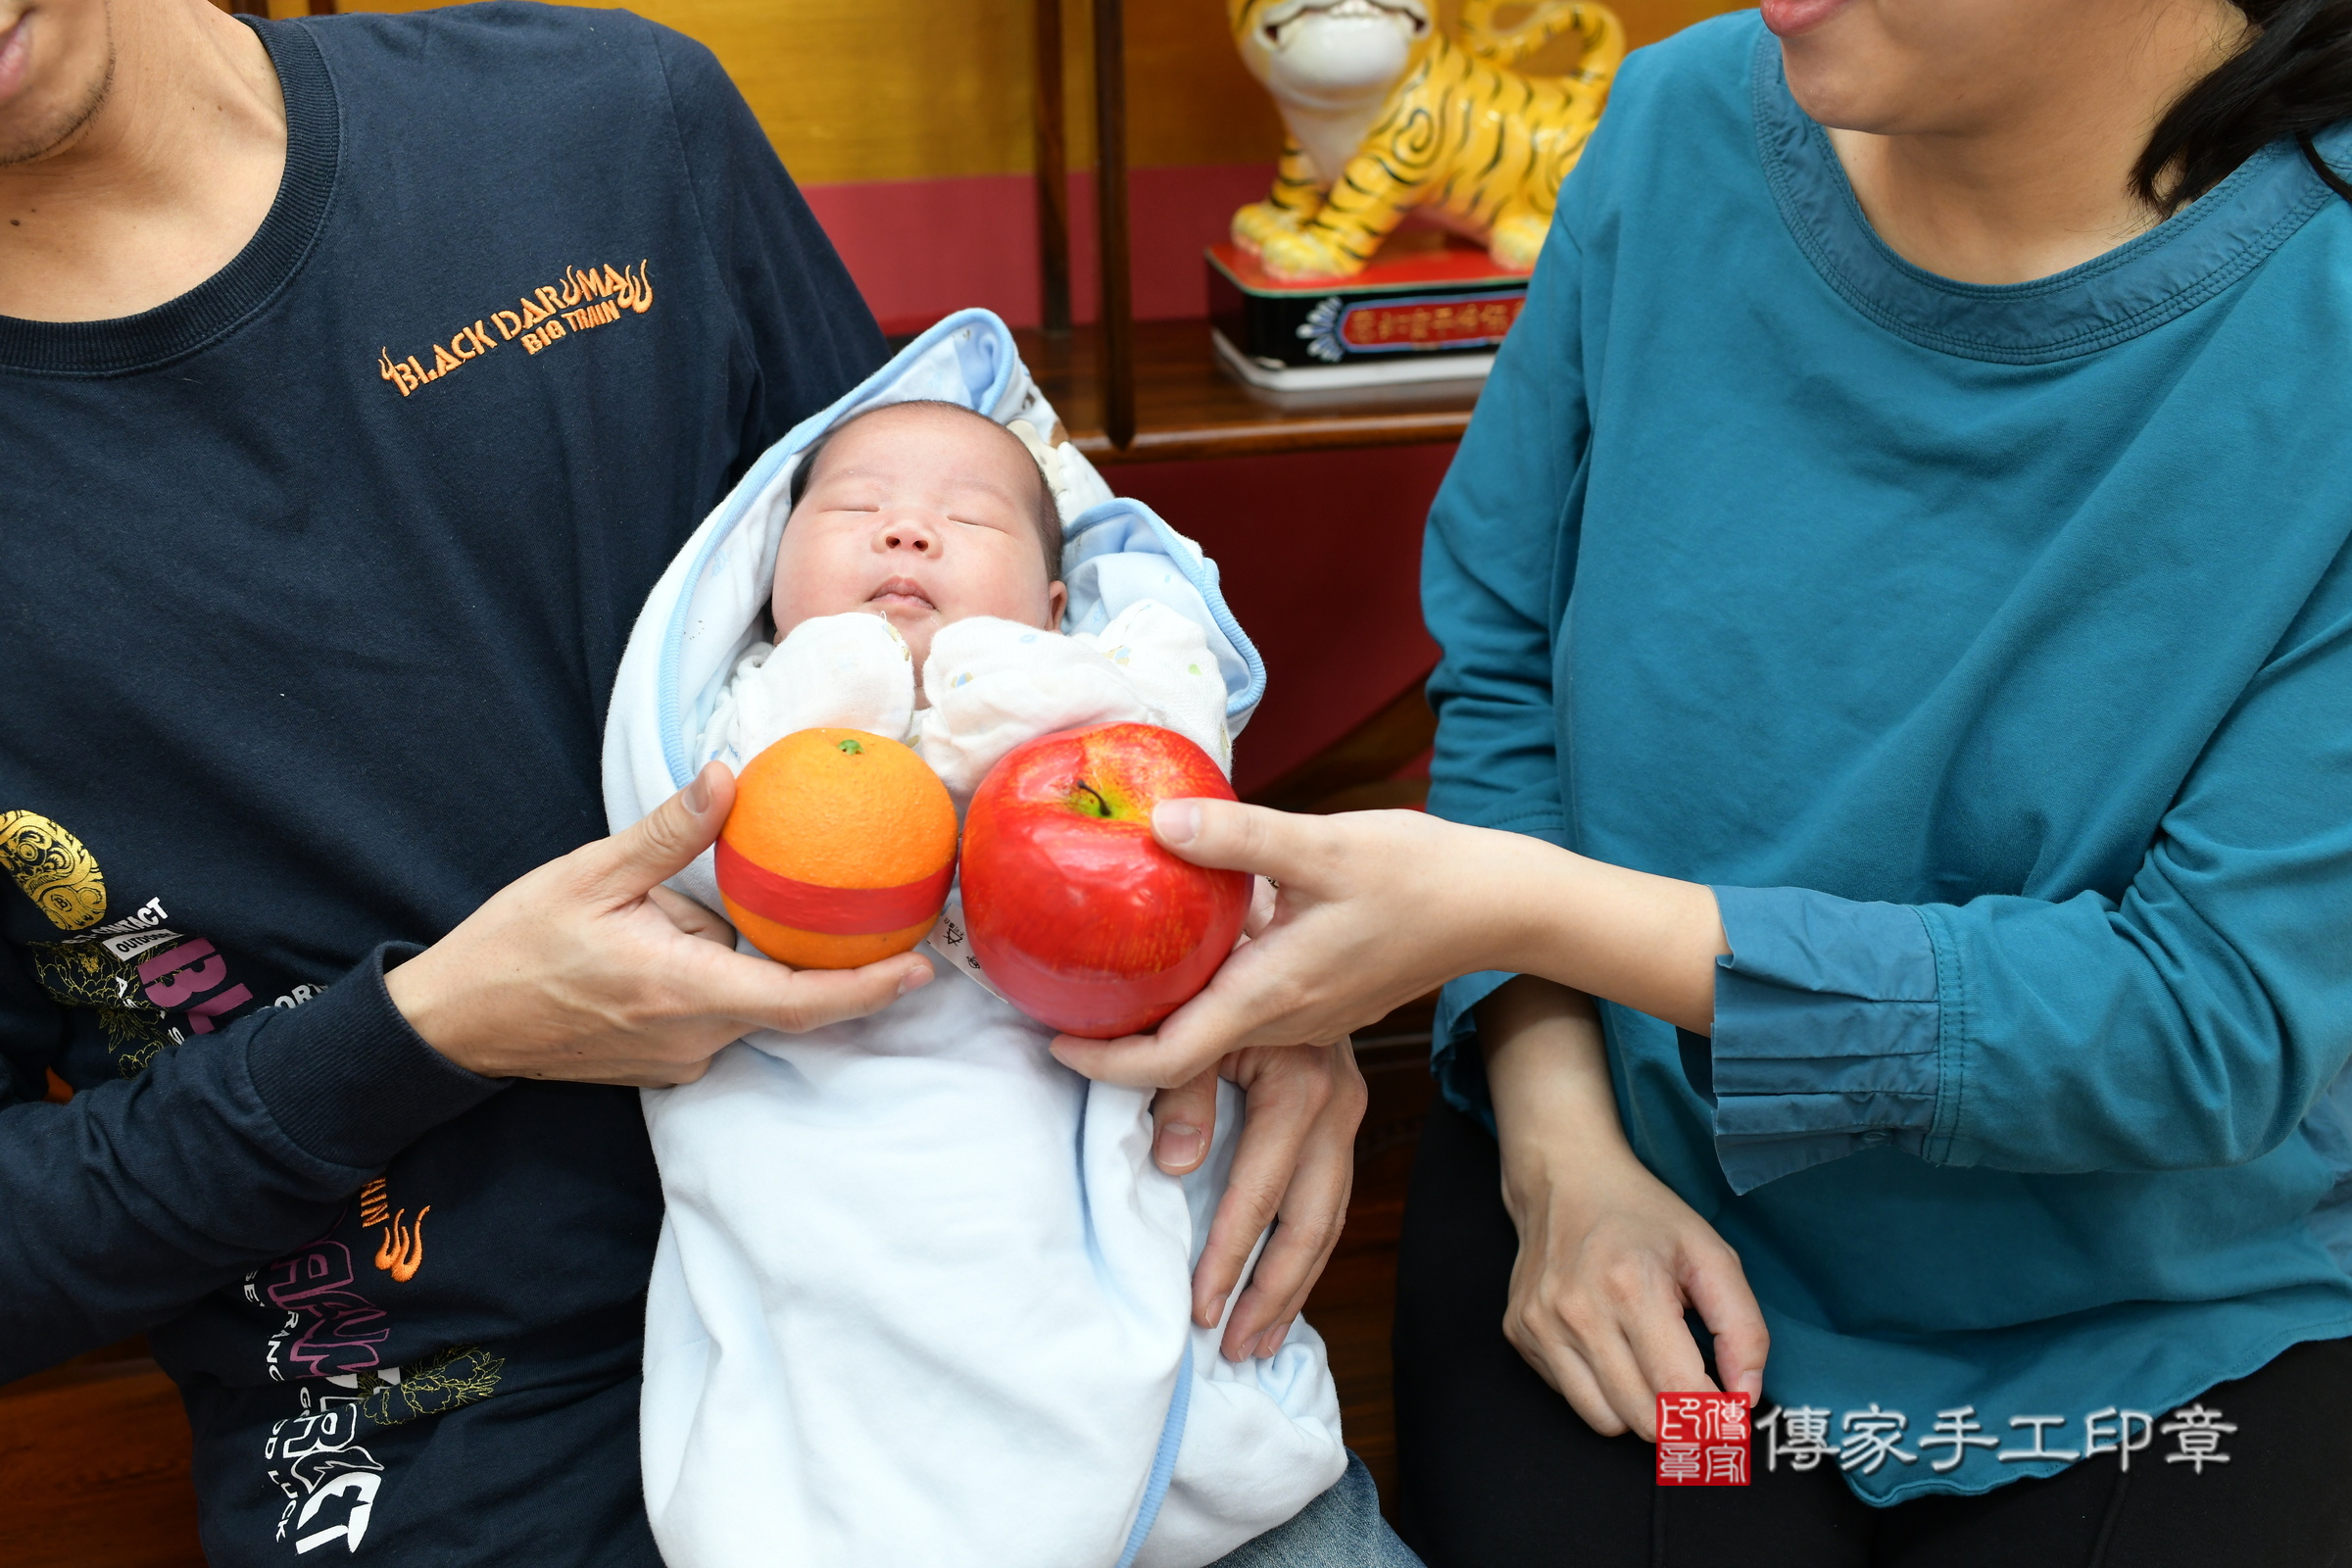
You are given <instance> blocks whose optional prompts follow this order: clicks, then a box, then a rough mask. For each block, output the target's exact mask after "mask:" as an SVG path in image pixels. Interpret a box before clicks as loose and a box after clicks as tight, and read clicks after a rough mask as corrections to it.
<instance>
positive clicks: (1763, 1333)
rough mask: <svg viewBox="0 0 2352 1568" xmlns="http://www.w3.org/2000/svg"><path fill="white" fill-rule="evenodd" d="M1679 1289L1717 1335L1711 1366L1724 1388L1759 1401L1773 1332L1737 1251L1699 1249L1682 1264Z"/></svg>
mask: <svg viewBox="0 0 2352 1568" xmlns="http://www.w3.org/2000/svg"><path fill="white" fill-rule="evenodd" d="M1683 1291H1684V1293H1685V1294H1686V1295H1688V1296H1689V1297H1690V1299H1691V1305H1692V1306H1695V1307H1697V1308H1698V1315H1699V1317H1700V1318H1702V1319H1703V1320H1705V1322H1706V1325H1707V1330H1708V1332H1709V1333H1711V1334H1713V1335H1714V1337H1715V1370H1716V1372H1717V1373H1719V1374H1720V1375H1721V1376H1722V1378H1723V1386H1724V1388H1726V1389H1727V1390H1729V1391H1731V1392H1732V1393H1734V1394H1744V1395H1746V1396H1747V1398H1748V1403H1749V1404H1750V1405H1751V1406H1752V1405H1754V1404H1756V1403H1758V1402H1760V1401H1761V1400H1762V1399H1763V1397H1764V1359H1765V1356H1766V1355H1767V1353H1769V1352H1770V1350H1771V1348H1772V1331H1771V1330H1770V1329H1768V1328H1766V1327H1765V1326H1764V1312H1763V1309H1762V1308H1761V1307H1759V1306H1757V1305H1756V1293H1755V1292H1754V1291H1752V1290H1750V1289H1748V1285H1747V1274H1746V1272H1745V1271H1744V1270H1743V1269H1741V1268H1740V1255H1739V1254H1738V1253H1737V1252H1734V1251H1733V1250H1731V1249H1730V1248H1729V1247H1722V1248H1707V1249H1704V1250H1698V1251H1697V1252H1696V1254H1695V1255H1694V1256H1693V1257H1692V1258H1691V1260H1690V1262H1689V1263H1688V1264H1687V1265H1686V1266H1685V1269H1684V1272H1683Z"/></svg>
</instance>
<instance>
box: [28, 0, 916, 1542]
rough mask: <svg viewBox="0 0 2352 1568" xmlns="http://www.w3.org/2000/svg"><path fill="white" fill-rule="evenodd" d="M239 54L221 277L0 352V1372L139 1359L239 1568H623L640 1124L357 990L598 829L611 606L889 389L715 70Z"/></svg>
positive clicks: (484, 33)
mask: <svg viewBox="0 0 2352 1568" xmlns="http://www.w3.org/2000/svg"><path fill="white" fill-rule="evenodd" d="M258 29H259V31H260V33H261V36H262V38H263V40H264V42H265V43H266V44H267V45H268V47H269V50H270V56H271V59H272V60H273V62H274V64H275V66H276V69H277V73H278V76H279V80H280V82H281V84H282V86H283V89H284V97H285V107H286V119H287V153H286V170H285V174H284V177H283V182H282V184H281V187H280V189H279V191H278V194H277V197H276V200H275V203H274V205H273V206H272V207H271V209H270V213H269V216H268V218H267V220H266V221H265V222H264V223H263V225H262V228H261V229H260V231H259V232H258V233H256V234H255V236H254V237H253V239H252V241H251V243H250V244H249V245H248V246H247V247H246V248H245V250H244V251H243V252H242V253H241V254H240V255H238V256H237V257H236V258H235V260H234V261H233V262H231V263H230V264H229V265H228V266H227V267H226V268H225V269H224V270H221V272H220V273H218V274H217V275H215V276H214V277H213V278H211V279H209V280H208V281H207V282H205V283H204V284H202V285H201V286H200V287H198V288H196V289H194V290H193V291H191V292H189V293H188V294H186V295H184V296H182V297H180V298H178V299H176V300H173V301H172V302H170V303H168V304H166V305H164V306H162V307H160V308H158V309H156V310H153V311H150V312H148V313H146V314H144V315H142V316H138V317H134V318H130V319H123V320H115V321H97V322H86V323H72V324H59V323H43V322H32V321H22V320H6V319H0V437H4V440H5V448H6V451H7V453H8V458H9V461H8V464H7V466H6V468H5V470H0V527H4V528H5V530H6V567H5V569H4V570H0V670H4V671H5V672H6V674H5V683H4V684H5V693H4V700H0V869H5V870H6V871H7V872H8V873H9V875H10V878H11V879H12V880H13V884H14V887H15V888H16V889H17V890H18V891H15V892H11V891H8V890H7V889H6V888H5V887H0V938H4V939H5V946H4V948H0V1056H4V1058H5V1070H4V1071H0V1378H7V1377H13V1376H17V1375H21V1374H23V1373H26V1372H30V1371H33V1370H36V1369H37V1368H39V1367H41V1366H44V1365H46V1364H49V1363H50V1362H53V1361H55V1360H57V1359H58V1358H60V1357H62V1356H65V1355H68V1354H71V1353H73V1352H75V1351H78V1350H81V1349H84V1348H89V1347H91V1346H94V1345H98V1344H101V1343H104V1342H106V1341H109V1340H111V1339H114V1338H117V1337H120V1336H122V1335H123V1334H126V1333H129V1332H133V1331H139V1330H146V1331H148V1332H149V1333H150V1334H151V1337H152V1341H153V1344H154V1346H155V1349H156V1353H157V1355H158V1357H159V1358H160V1359H161V1360H162V1361H163V1362H164V1364H165V1365H166V1366H167V1368H169V1370H170V1371H171V1372H172V1374H173V1376H174V1377H176V1378H177V1379H178V1380H179V1382H180V1384H181V1386H182V1388H183V1390H184V1392H185V1394H186V1397H187V1401H188V1407H189V1412H190V1416H191V1420H192V1422H193V1425H194V1428H195V1433H196V1440H197V1447H196V1474H197V1481H198V1486H199V1490H200V1491H201V1493H202V1494H203V1498H204V1513H203V1533H204V1543H205V1547H206V1550H207V1552H208V1553H209V1554H210V1556H211V1559H212V1561H213V1562H215V1563H216V1564H221V1565H224V1568H225V1565H243V1564H259V1563H278V1562H290V1561H293V1560H295V1559H296V1558H298V1557H300V1556H304V1555H307V1554H309V1553H312V1552H315V1551H318V1550H320V1549H325V1550H327V1551H329V1552H330V1553H331V1554H332V1555H334V1556H335V1557H336V1558H338V1559H340V1558H342V1557H343V1556H344V1555H346V1554H347V1553H349V1554H365V1556H367V1557H373V1558H378V1559H381V1560H384V1561H387V1562H399V1563H404V1564H412V1563H414V1564H422V1563H451V1564H458V1563H468V1564H470V1563H491V1562H549V1563H555V1562H561V1563H566V1564H631V1565H639V1564H644V1565H650V1564H652V1563H654V1562H655V1561H656V1557H655V1554H654V1550H653V1546H652V1543H651V1540H650V1537H649V1536H648V1534H647V1532H646V1529H645V1524H644V1519H643V1512H642V1508H641V1505H640V1503H639V1498H638V1480H637V1462H636V1382H635V1379H636V1371H637V1363H638V1358H639V1336H640V1328H641V1313H642V1294H643V1291H644V1286H645V1281H646V1278H647V1274H648V1269H649V1265H650V1260H651V1253H652V1248H653V1243H654V1238H655V1235H656V1232H657V1230H658V1227H659V1221H660V1195H659V1190H658V1188H657V1185H656V1181H655V1175H654V1170H653V1164H652V1160H651V1158H650V1156H649V1153H648V1151H647V1148H646V1140H645V1132H644V1127H643V1123H642V1121H641V1119H640V1116H639V1113H638V1108H637V1099H636V1095H635V1093H634V1092H633V1091H629V1090H625V1089H613V1088H599V1087H590V1086H577V1085H562V1084H542V1083H518V1084H511V1085H510V1084H501V1083H497V1082H492V1081H489V1080H485V1079H481V1078H477V1077H475V1076H474V1075H472V1074H470V1073H468V1072H466V1071H464V1070H463V1069H461V1068H458V1067H456V1066H454V1065H453V1064H451V1063H450V1062H448V1061H447V1060H445V1059H444V1058H442V1057H441V1056H439V1055H438V1054H435V1053H434V1052H433V1051H432V1050H430V1049H429V1048H428V1047H427V1046H426V1045H425V1044H424V1043H423V1042H422V1041H421V1040H419V1039H418V1038H417V1036H416V1035H415V1034H414V1033H413V1032H412V1031H411V1030H410V1029H409V1028H408V1027H407V1025H406V1024H405V1023H404V1022H403V1020H402V1019H401V1017H400V1016H399V1014H398V1012H397V1011H396V1010H395V1009H394V1008H393V1007H392V1006H391V1005H390V1003H389V1000H388V998H387V997H386V995H385V992H384V988H383V982H382V973H383V966H384V964H385V962H386V961H387V959H388V958H390V959H393V960H396V959H397V958H398V956H401V955H402V954H404V953H406V952H409V951H414V947H413V946H406V945H418V944H426V943H430V942H431V941H433V940H435V939H436V938H438V937H439V936H440V935H441V934H443V933H444V932H446V931H447V930H448V929H449V928H450V927H451V926H453V925H454V924H455V923H456V922H457V921H459V920H460V919H462V918H463V917H464V916H465V915H466V913H467V912H469V911H470V910H471V909H472V908H473V907H476V906H477V905H479V904H480V903H481V902H482V901H483V900H484V899H485V898H487V897H488V896H489V895H490V894H491V893H493V892H495V891H496V890H497V889H498V888H499V887H501V886H502V885H504V884H505V883H507V882H509V881H511V880H512V879H514V878H515V877H516V876H518V875H519V874H521V873H522V872H524V871H527V870H529V869H530V868H531V867H533V866H535V865H538V864H540V863H542V862H544V861H546V860H548V859H551V858H555V857H557V856H560V855H562V854H564V853H565V852H566V851H568V850H571V849H573V848H575V847H576V846H578V845H579V844H581V843H583V842H585V841H588V840H590V839H594V838H597V837H599V836H601V834H602V833H603V820H604V816H603V809H602V806H601V797H600V794H599V790H598V773H597V746H598V737H599V733H600V729H601V726H602V721H603V715H604V708H605V704H606V700H607V697H608V695H609V690H610V686H611V682H612V678H613V669H614V666H615V664H616V663H617V662H618V659H619V656H620V651H621V648H622V645H623V643H624V641H625V639H626V636H627V633H628V628H629V625H630V622H631V619H632V618H633V616H634V614H635V613H636V610H637V608H638V605H639V603H640V602H641V600H642V599H643V597H644V594H645V592H646V590H647V589H648V588H649V587H650V586H651V584H652V583H653V581H654V579H655V577H656V576H657V575H658V574H659V573H660V571H661V569H662V566H663V564H665V563H666V561H667V560H668V558H669V556H670V555H671V553H672V552H673V551H674V550H675V549H676V547H677V545H678V543H679V542H680V541H681V540H682V539H683V538H684V537H685V535H686V534H687V532H688V531H690V530H691V528H692V527H693V525H694V524H695V522H696V521H698V520H699V518H700V517H701V516H702V515H703V514H704V513H705V512H706V511H707V510H708V509H709V508H710V507H711V505H712V504H713V503H714V502H715V501H716V500H717V499H718V498H719V497H720V496H721V495H722V494H723V493H724V492H725V490H726V489H727V487H728V485H729V484H730V483H731V482H732V480H733V479H734V477H735V476H736V475H737V474H739V473H740V472H741V471H742V469H743V468H744V467H746V466H748V465H749V464H750V462H751V461H752V459H753V458H755V457H756V456H757V455H758V454H759V453H760V451H761V450H762V449H763V448H764V447H765V446H767V445H768V444H769V443H770V442H771V441H773V440H774V439H775V438H776V437H777V436H779V435H780V434H782V432H783V431H784V430H785V429H786V428H787V427H789V426H790V425H791V424H792V423H793V422H794V421H796V420H797V419H799V418H800V417H803V416H805V415H807V414H808V413H809V412H811V411H812V410H814V409H816V408H818V407H820V406H822V405H823V404H824V403H826V402H828V401H830V400H831V399H832V398H834V397H835V396H837V395H838V394H839V393H840V392H841V391H843V390H844V389H845V388H847V387H848V386H850V385H851V384H853V383H854V382H855V381H856V380H858V378H859V377H860V376H862V375H863V374H865V373H866V372H868V371H869V370H871V369H872V368H873V367H874V366H875V365H877V364H878V363H880V360H881V358H882V354H883V344H882V341H881V338H880V336H879V334H878V332H877V331H876V329H875V327H874V324H873V321H872V319H871V318H870V316H869V315H868V314H867V312H866V310H865V308H864V307H863V305H862V304H861V303H860V302H859V300H858V296H857V293H856V291H855V289H854V288H853V286H852V285H851V283H850V280H849V278H848V276H847V274H846V273H845V272H844V270H843V269H842V267H841V266H840V263H839V262H838V260H837V259H836V258H835V256H834V255H833V252H832V250H831V248H830V247H829V245H828V244H827V243H826V241H825V239H824V236H823V234H822V233H821V232H820V231H819V229H818V228H817V227H816V225H815V223H814V221H812V220H811V218H810V217H809V212H808V210H807V208H806V207H805V206H804V204H803V203H802V201H801V199H800V197H799V195H798V193H797V192H796V191H795V190H794V188H793V186H792V183H791V181H790V179H789V178H788V177H787V176H786V174H785V172H784V170H783V169H782V167H781V166H780V165H779V164H778V163H777V161H776V158H775V156H774V154H773V152H772V151H771V150H770V148H769V147H768V144H767V142H766V140H765V138H764V137H763V136H762V134H761V133H760V129H759V126H758V125H757V124H756V123H754V121H753V119H752V117H751V115H750V113H749V111H748V110H747V109H746V108H745V106H744V105H743V103H742V100H741V99H740V98H739V97H738V96H737V95H736V93H735V92H734V90H733V88H732V87H731V86H730V85H729V83H728V82H727V80H726V78H725V76H724V75H723V73H721V72H720V71H719V69H718V67H717V65H716V62H715V61H713V60H712V59H711V56H710V54H709V53H708V52H707V51H706V50H704V49H702V48H701V47H700V46H698V45H696V44H693V43H691V42H689V41H688V40H686V39H683V38H681V37H679V36H677V35H676V34H673V33H669V32H666V31H664V30H662V29H661V28H658V27H655V26H653V25H649V24H647V23H645V22H643V21H640V20H639V19H637V18H634V17H631V16H629V15H627V14H626V13H622V12H612V11H596V12H588V11H564V10H555V9H550V8H545V7H539V6H527V5H503V4H502V5H486V6H479V7H471V8H466V9H463V10H456V11H447V12H440V13H432V14H420V15H414V16H406V17H381V16H354V17H345V18H333V19H321V20H319V21H315V22H299V23H263V24H259V25H258ZM51 1073H54V1074H56V1075H57V1076H58V1077H60V1078H62V1079H63V1080H64V1081H65V1083H67V1084H68V1085H70V1086H71V1087H72V1088H73V1090H74V1091H75V1093H74V1095H73V1099H72V1100H71V1102H70V1103H62V1104H61V1103H51V1100H50V1096H49V1092H48V1091H49V1075H50V1074H51Z"/></svg>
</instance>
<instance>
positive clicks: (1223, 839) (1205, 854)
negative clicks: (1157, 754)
mask: <svg viewBox="0 0 2352 1568" xmlns="http://www.w3.org/2000/svg"><path fill="white" fill-rule="evenodd" d="M1324 829H1325V823H1324V822H1323V820H1322V819H1321V818H1320V817H1315V816H1306V815H1301V814H1299V813H1298V812H1295V811H1276V810H1271V809H1267V808H1266V807H1263V806H1244V805H1242V804H1241V803H1240V802H1239V801H1213V800H1191V801H1162V802H1160V803H1159V804H1158V805H1157V806H1155V807H1153V808H1152V837H1153V838H1155V839H1157V840H1159V842H1160V844H1161V845H1162V846H1163V847H1164V848H1166V849H1167V851H1168V852H1169V853H1170V854H1172V855H1174V856H1176V857H1177V858H1180V859H1186V860H1190V861H1192V862H1193V863H1194V864H1195V865H1213V866H1216V867H1218V868H1220V869H1222V870H1229V871H1253V872H1255V873H1257V874H1258V875H1259V876H1269V877H1272V878H1273V879H1274V880H1275V881H1277V882H1281V883H1285V884H1289V883H1298V884H1299V885H1301V886H1311V885H1312V884H1313V883H1315V882H1316V881H1318V880H1319V873H1320V872H1321V871H1322V869H1323V867H1324V865H1325V863H1326V862H1327V860H1328V844H1329V837H1330V836H1329V834H1328V833H1327V832H1326V831H1324Z"/></svg>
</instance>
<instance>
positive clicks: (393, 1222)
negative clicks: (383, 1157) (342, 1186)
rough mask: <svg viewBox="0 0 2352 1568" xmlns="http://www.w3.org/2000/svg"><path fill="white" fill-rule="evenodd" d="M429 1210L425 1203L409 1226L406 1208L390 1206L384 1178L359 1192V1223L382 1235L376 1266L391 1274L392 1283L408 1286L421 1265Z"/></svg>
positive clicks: (377, 1179) (372, 1182)
mask: <svg viewBox="0 0 2352 1568" xmlns="http://www.w3.org/2000/svg"><path fill="white" fill-rule="evenodd" d="M432 1211H433V1205H432V1204H430V1203H427V1204H425V1205H424V1206H423V1207H422V1208H420V1209H418V1210H417V1219H416V1223H414V1224H411V1223H409V1222H408V1217H409V1211H408V1210H407V1209H405V1208H401V1209H395V1208H394V1207H393V1206H392V1199H391V1197H390V1193H389V1189H387V1188H386V1186H385V1185H384V1178H383V1177H381V1176H378V1177H377V1178H376V1179H375V1180H373V1181H371V1182H369V1183H368V1185H367V1186H365V1187H363V1188H361V1189H360V1223H361V1224H363V1225H368V1226H373V1227H375V1228H376V1229H378V1230H380V1231H382V1232H383V1237H384V1239H383V1243H382V1245H380V1246H379V1247H377V1248H376V1250H375V1266H376V1267H377V1268H379V1269H382V1270H383V1271H384V1272H385V1273H387V1274H389V1275H391V1276H392V1278H393V1280H394V1282H395V1283H397V1284H401V1285H406V1284H408V1283H409V1281H411V1280H413V1279H415V1278H416V1277H417V1270H418V1269H420V1268H422V1267H423V1266H424V1216H425V1215H427V1214H430V1213H431V1212H432Z"/></svg>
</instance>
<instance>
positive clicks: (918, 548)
mask: <svg viewBox="0 0 2352 1568" xmlns="http://www.w3.org/2000/svg"><path fill="white" fill-rule="evenodd" d="M882 543H883V545H884V547H885V548H887V549H891V550H902V549H904V550H912V551H913V552H914V553H915V554H916V555H924V554H927V553H928V552H929V551H930V549H931V541H930V540H928V539H926V538H924V537H923V536H922V535H921V534H919V533H912V532H907V533H902V532H899V531H897V530H895V529H894V530H892V531H891V532H889V533H885V534H884V535H883V536H882Z"/></svg>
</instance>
